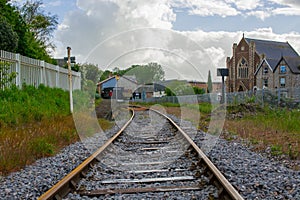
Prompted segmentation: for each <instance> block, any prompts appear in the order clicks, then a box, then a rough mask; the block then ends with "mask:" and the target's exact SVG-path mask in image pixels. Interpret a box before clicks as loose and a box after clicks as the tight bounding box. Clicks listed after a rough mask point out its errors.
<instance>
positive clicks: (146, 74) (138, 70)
mask: <svg viewBox="0 0 300 200" xmlns="http://www.w3.org/2000/svg"><path fill="white" fill-rule="evenodd" d="M119 73H120V71H119ZM123 74H126V75H134V76H135V77H136V80H137V82H138V84H146V83H154V82H157V81H162V80H164V77H165V72H164V71H163V69H162V67H161V65H159V64H157V63H148V64H147V65H132V66H131V67H130V68H128V69H127V70H125V71H123V72H122V73H120V75H123Z"/></svg>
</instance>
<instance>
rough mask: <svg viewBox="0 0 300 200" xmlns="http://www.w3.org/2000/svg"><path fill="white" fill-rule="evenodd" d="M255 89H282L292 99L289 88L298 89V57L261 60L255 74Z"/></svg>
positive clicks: (299, 58) (299, 71)
mask: <svg viewBox="0 0 300 200" xmlns="http://www.w3.org/2000/svg"><path fill="white" fill-rule="evenodd" d="M255 76H256V80H257V87H258V88H270V89H279V88H280V89H282V92H283V93H284V94H285V96H288V97H292V96H293V93H292V91H291V88H300V56H297V57H287V56H282V57H281V58H280V60H279V61H277V62H276V61H275V60H272V61H270V60H269V61H268V60H263V61H262V63H261V64H260V66H259V67H258V69H257V71H256V72H255Z"/></svg>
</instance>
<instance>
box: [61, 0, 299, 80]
mask: <svg viewBox="0 0 300 200" xmlns="http://www.w3.org/2000/svg"><path fill="white" fill-rule="evenodd" d="M282 2H283V1H282ZM285 2H287V1H285ZM76 5H77V7H78V10H75V11H72V12H69V13H68V14H67V15H66V16H65V18H64V20H63V21H62V23H61V24H60V25H59V28H58V30H57V32H56V39H57V40H58V41H60V42H59V43H58V44H57V47H58V48H57V51H56V57H62V56H64V55H66V47H67V46H71V48H72V54H73V55H75V56H76V59H77V61H78V62H81V63H83V62H89V63H95V64H97V65H98V66H99V67H100V68H101V69H103V70H104V69H107V68H111V69H113V68H114V67H119V68H127V67H129V66H131V65H132V64H145V63H148V62H158V63H159V64H161V65H162V66H163V68H164V69H165V70H166V71H167V78H177V79H188V80H200V81H206V79H207V73H208V70H211V72H212V76H213V80H219V79H218V78H217V77H216V68H219V67H226V57H228V56H229V57H230V56H232V44H233V43H237V42H239V41H240V39H241V38H242V34H243V32H242V31H236V32H230V31H209V32H206V31H203V30H201V29H199V30H196V31H174V30H172V29H173V23H174V22H175V21H176V17H177V16H176V12H175V11H174V9H176V8H179V7H180V8H186V9H188V10H189V12H190V14H197V15H200V14H201V15H203V16H207V15H216V14H218V15H220V16H228V15H239V12H240V11H239V10H244V11H245V12H246V13H248V15H255V16H260V18H261V19H265V18H266V17H270V14H268V13H270V12H266V11H258V10H249V9H250V8H251V9H257V8H259V7H260V6H261V1H258V0H253V1H249V2H248V3H247V4H242V1H240V0H223V1H216V0H214V1H202V0H201V1H200V0H199V1H192V0H180V1H179V0H160V1H157V0H135V1H124V0H91V1H85V0H77V4H76ZM246 5H247V6H246ZM247 8H248V9H247ZM265 10H266V9H265ZM278 12H279V11H278ZM275 14H276V13H275ZM244 33H245V36H246V37H252V38H260V39H271V40H278V41H289V42H290V44H292V46H293V47H294V48H295V49H296V50H298V52H300V51H299V50H300V42H299V41H300V37H299V34H298V33H296V32H292V33H287V34H276V33H274V32H273V30H272V28H269V27H266V28H263V29H256V30H253V31H248V32H244Z"/></svg>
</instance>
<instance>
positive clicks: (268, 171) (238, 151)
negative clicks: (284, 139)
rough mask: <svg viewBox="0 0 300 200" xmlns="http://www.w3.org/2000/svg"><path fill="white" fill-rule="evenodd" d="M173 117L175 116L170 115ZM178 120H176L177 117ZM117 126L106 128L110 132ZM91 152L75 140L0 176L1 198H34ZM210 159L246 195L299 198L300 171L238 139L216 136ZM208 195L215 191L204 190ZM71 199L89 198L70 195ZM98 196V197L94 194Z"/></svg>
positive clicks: (182, 194) (150, 195) (153, 195)
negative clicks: (262, 153)
mask: <svg viewBox="0 0 300 200" xmlns="http://www.w3.org/2000/svg"><path fill="white" fill-rule="evenodd" d="M171 117H172V118H175V117H174V116H171ZM177 122H179V121H178V120H177ZM117 128H118V127H114V128H113V129H112V130H110V131H108V132H107V135H108V136H109V135H112V134H113V133H114V131H115V130H117ZM203 138H206V134H205V133H202V132H198V134H197V135H196V136H195V138H194V140H195V142H196V143H197V144H198V145H199V146H201V145H204V144H205V140H204V139H203ZM89 155H90V152H89V151H88V150H87V149H86V148H85V146H84V145H83V143H81V142H77V143H75V144H72V145H70V146H68V147H66V148H64V149H63V150H62V151H61V152H60V153H59V154H57V155H56V156H53V157H49V158H43V159H40V160H38V161H36V162H35V163H34V164H33V165H30V166H27V167H25V168H24V169H23V170H21V171H19V172H15V173H12V174H10V175H8V176H5V177H0V199H36V198H37V197H39V196H40V195H41V194H42V193H43V192H45V191H47V190H48V189H49V188H50V187H51V186H53V185H54V184H55V183H56V182H57V181H58V180H60V179H61V178H63V177H64V176H65V175H66V174H67V173H68V172H70V171H71V170H72V169H74V168H75V167H76V166H77V165H78V164H79V163H80V162H81V161H83V160H84V159H85V158H87V157H88V156H89ZM207 155H208V156H209V158H210V159H211V160H212V162H213V163H214V164H215V165H216V166H217V167H218V168H219V169H220V171H221V172H223V173H224V174H225V176H226V177H227V178H228V179H229V181H230V182H231V183H232V184H233V185H234V186H235V187H236V188H237V189H238V191H239V192H240V193H241V195H242V196H243V197H244V198H245V199H268V200H269V199H300V172H299V171H293V170H291V169H288V168H286V167H284V166H283V165H282V164H281V163H280V162H277V161H274V160H270V159H267V158H265V157H263V156H261V155H260V154H257V153H255V152H252V151H251V150H250V149H249V148H247V147H245V146H244V145H242V144H240V143H238V142H229V141H225V140H223V139H219V140H218V142H217V143H216V145H215V146H214V148H213V149H212V150H211V151H210V152H207ZM206 192H207V193H208V194H209V195H211V197H214V196H215V195H216V194H214V193H213V190H212V191H209V190H208V191H206ZM198 195H199V193H197V192H192V193H191V192H172V193H145V194H138V195H135V196H132V195H124V194H123V195H115V196H104V197H102V198H104V199H133V198H134V199H159V198H161V199H191V198H195V199H201V198H200V197H199V196H198ZM69 198H70V199H90V198H88V197H80V198H79V197H78V196H77V195H75V194H70V195H69ZM94 199H97V198H94Z"/></svg>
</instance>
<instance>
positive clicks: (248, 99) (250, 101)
mask: <svg viewBox="0 0 300 200" xmlns="http://www.w3.org/2000/svg"><path fill="white" fill-rule="evenodd" d="M246 103H255V96H254V95H253V96H251V97H248V98H247V99H246Z"/></svg>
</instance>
